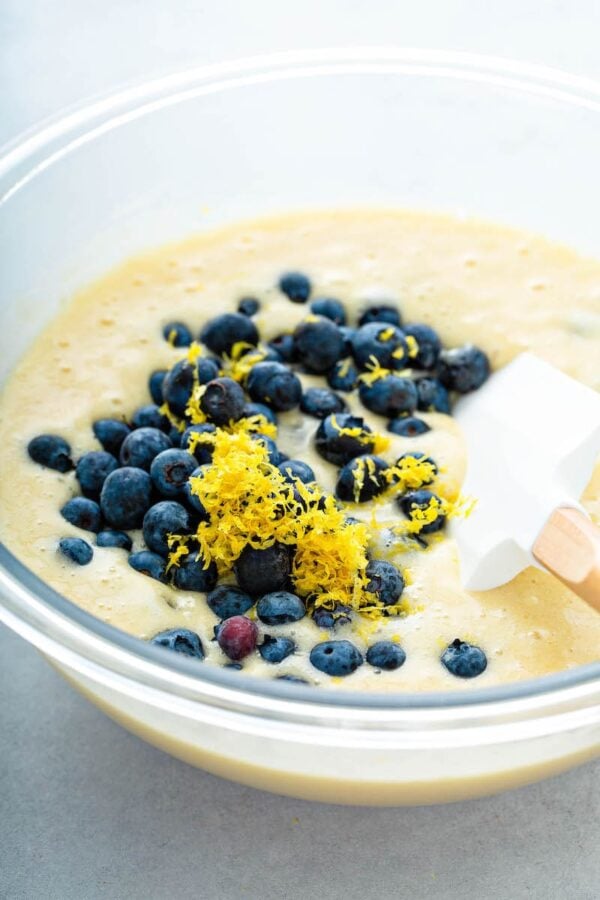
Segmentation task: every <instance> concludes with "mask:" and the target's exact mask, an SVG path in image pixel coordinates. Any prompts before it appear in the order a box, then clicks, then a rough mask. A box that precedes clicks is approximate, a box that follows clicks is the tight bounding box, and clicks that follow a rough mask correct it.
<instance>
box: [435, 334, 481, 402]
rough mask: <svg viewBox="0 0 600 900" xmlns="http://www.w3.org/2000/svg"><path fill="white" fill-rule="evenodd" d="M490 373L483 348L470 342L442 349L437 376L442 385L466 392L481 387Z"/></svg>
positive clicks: (459, 391) (462, 392)
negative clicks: (449, 348) (451, 348)
mask: <svg viewBox="0 0 600 900" xmlns="http://www.w3.org/2000/svg"><path fill="white" fill-rule="evenodd" d="M489 374H490V361H489V359H488V358H487V356H486V354H485V353H484V352H483V350H480V349H479V347H474V346H473V345H472V344H465V346H464V347H455V348H454V349H453V350H442V352H441V354H440V359H439V363H438V376H439V379H440V381H441V382H442V384H443V385H444V387H447V388H448V389H449V390H451V391H458V393H459V394H466V393H468V392H469V391H475V390H477V388H479V387H481V385H482V384H483V382H484V381H486V380H487V378H488V376H489Z"/></svg>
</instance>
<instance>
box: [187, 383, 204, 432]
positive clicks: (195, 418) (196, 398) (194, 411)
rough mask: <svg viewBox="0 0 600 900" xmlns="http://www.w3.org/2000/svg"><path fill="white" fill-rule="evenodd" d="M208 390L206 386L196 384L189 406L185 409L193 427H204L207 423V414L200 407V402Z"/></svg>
mask: <svg viewBox="0 0 600 900" xmlns="http://www.w3.org/2000/svg"><path fill="white" fill-rule="evenodd" d="M205 390H206V385H205V384H196V385H194V388H193V390H192V394H191V396H190V399H189V400H188V405H187V406H186V408H185V414H186V416H187V417H188V419H189V420H190V422H191V423H192V425H203V424H204V423H205V422H206V413H205V412H204V411H203V410H202V408H201V406H200V401H201V400H202V397H203V395H204V392H205Z"/></svg>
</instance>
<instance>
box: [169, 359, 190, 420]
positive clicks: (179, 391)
mask: <svg viewBox="0 0 600 900" xmlns="http://www.w3.org/2000/svg"><path fill="white" fill-rule="evenodd" d="M194 383H195V380H194V367H193V366H192V365H191V364H190V363H189V362H187V360H185V359H181V360H179V362H177V363H175V365H174V366H173V368H172V369H169V371H168V372H167V374H166V375H165V377H164V379H163V383H162V391H163V397H164V400H165V403H167V404H168V406H169V409H170V410H171V412H172V413H174V414H175V415H176V416H180V417H183V416H185V411H186V409H187V405H188V403H189V402H190V397H191V396H192V391H193V390H194Z"/></svg>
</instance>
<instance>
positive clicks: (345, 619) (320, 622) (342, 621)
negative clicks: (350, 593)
mask: <svg viewBox="0 0 600 900" xmlns="http://www.w3.org/2000/svg"><path fill="white" fill-rule="evenodd" d="M312 619H313V622H314V623H315V625H316V626H317V628H326V629H327V630H328V631H330V630H331V629H332V628H337V627H338V626H339V625H348V624H349V623H350V622H351V621H352V619H351V618H350V607H349V606H344V605H343V604H341V603H338V605H337V606H336V607H334V609H325V607H324V606H317V608H316V609H315V610H314V611H313V614H312Z"/></svg>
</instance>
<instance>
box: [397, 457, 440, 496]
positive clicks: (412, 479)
mask: <svg viewBox="0 0 600 900" xmlns="http://www.w3.org/2000/svg"><path fill="white" fill-rule="evenodd" d="M384 475H385V478H386V480H387V481H388V484H390V485H391V486H392V487H395V488H400V490H401V491H408V490H417V489H418V488H420V487H423V485H424V484H431V483H432V482H433V481H434V479H435V477H436V475H437V472H436V467H435V464H434V463H433V462H432V461H431V460H429V459H428V458H427V457H424V458H423V459H418V457H416V456H410V455H407V456H404V457H402V458H401V459H399V460H398V462H397V463H396V464H395V465H394V466H390V467H389V469H386V471H385V473H384Z"/></svg>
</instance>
